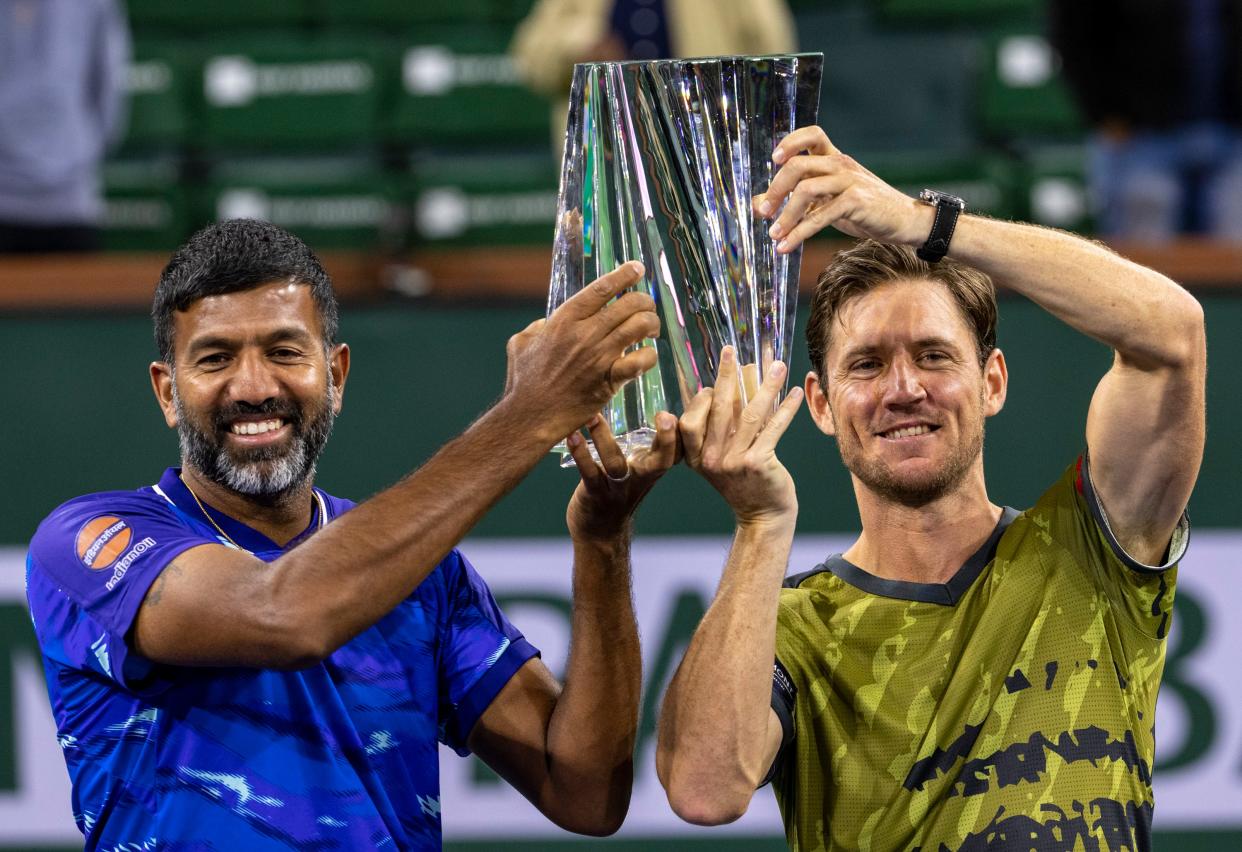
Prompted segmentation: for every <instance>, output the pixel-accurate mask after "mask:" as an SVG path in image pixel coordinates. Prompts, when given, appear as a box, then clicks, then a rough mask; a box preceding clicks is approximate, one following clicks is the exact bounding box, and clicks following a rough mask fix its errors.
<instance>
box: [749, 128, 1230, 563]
mask: <svg viewBox="0 0 1242 852" xmlns="http://www.w3.org/2000/svg"><path fill="white" fill-rule="evenodd" d="M773 159H774V161H776V162H777V163H780V164H782V165H781V169H780V171H779V172H778V173H777V175H776V177H775V178H774V179H773V181H772V186H771V187H770V189H769V191H768V192H767V193H766V194H765V195H763V196H759V197H757V198H756V199H755V207H756V210H757V211H758V212H760V213H761V214H762V215H770V214H772V213H773V212H775V211H776V210H777V209H778V208H779V206H780V204H781V201H782V200H783V199H785V198H786V197H787V196H788V198H789V202H788V204H787V205H786V207H785V209H784V210H783V211H782V212H781V213H780V215H779V216H778V217H777V218H776V221H775V222H774V223H773V226H772V227H773V230H774V234H776V235H778V236H779V237H780V238H782V239H783V240H784V246H783V250H785V251H789V250H792V249H793V248H794V247H795V246H797V245H799V244H801V242H802V241H803V240H805V239H806V238H807V237H809V236H810V235H811V234H813V233H815V232H817V231H819V230H821V229H823V228H825V227H828V226H830V225H831V226H833V227H835V228H837V229H838V230H840V231H842V232H844V233H846V234H850V235H852V236H858V237H869V238H872V239H876V240H879V241H881V242H888V243H901V244H904V245H908V246H920V245H922V244H923V242H924V241H925V240H926V239H927V236H928V233H929V232H930V231H931V225H932V219H933V216H934V211H933V208H931V207H930V206H928V205H925V204H921V203H919V202H917V201H915V200H914V199H912V198H910V197H909V196H906V195H903V194H902V193H900V192H898V191H897V190H895V189H893V188H892V187H891V186H889V185H888V184H886V183H884V181H882V180H880V179H879V178H877V177H876V176H875V175H873V174H871V173H870V172H868V171H867V170H866V169H865V168H863V167H862V166H861V165H859V164H858V163H857V162H855V161H854V160H853V159H851V158H850V157H848V156H845V155H844V154H841V153H840V152H839V151H837V149H836V148H835V147H834V146H833V145H832V143H831V142H830V141H829V140H828V137H827V136H826V135H825V134H824V132H823V131H822V130H821V129H819V128H818V127H808V128H801V129H799V130H796V131H794V132H793V133H791V134H790V135H789V136H788V137H786V139H785V140H783V141H782V142H781V144H780V145H779V146H778V148H777V150H776V153H775V154H774V156H773ZM949 255H950V256H951V257H953V258H955V259H956V260H959V261H961V262H963V263H966V264H969V265H970V266H973V267H975V268H976V269H980V270H982V271H983V272H986V273H988V274H989V275H991V276H992V277H993V279H994V280H995V281H996V282H997V283H998V284H1001V285H1003V286H1005V287H1009V288H1011V289H1013V290H1015V291H1017V292H1019V293H1021V294H1022V295H1024V296H1026V297H1028V298H1030V299H1031V300H1032V301H1034V302H1035V303H1036V304H1038V305H1040V306H1041V307H1043V308H1044V309H1046V310H1047V311H1048V312H1049V313H1051V314H1053V315H1054V316H1056V317H1058V318H1059V319H1061V320H1062V321H1064V322H1065V323H1067V324H1069V325H1070V326H1072V327H1073V328H1075V329H1077V330H1079V331H1081V332H1082V333H1084V334H1086V335H1088V336H1090V337H1093V338H1095V339H1096V340H1098V341H1100V342H1101V343H1104V344H1105V345H1107V346H1109V347H1111V348H1112V349H1113V350H1114V353H1115V354H1114V358H1113V365H1112V368H1111V369H1110V370H1109V371H1108V373H1107V374H1106V375H1105V376H1104V378H1103V379H1102V380H1101V381H1100V384H1099V386H1098V387H1097V388H1096V391H1095V395H1094V397H1093V399H1092V401H1091V408H1090V411H1089V413H1088V416H1087V430H1086V432H1087V435H1086V437H1087V447H1088V450H1089V451H1090V458H1091V474H1092V481H1093V483H1094V485H1095V487H1096V491H1097V493H1098V495H1099V497H1100V502H1101V503H1102V504H1103V506H1104V509H1105V512H1106V515H1107V517H1108V520H1109V523H1110V525H1111V526H1112V528H1113V532H1114V534H1115V535H1116V536H1117V539H1118V541H1119V543H1120V544H1121V545H1122V546H1123V547H1124V548H1125V549H1126V550H1127V552H1129V553H1130V555H1131V556H1133V557H1134V558H1136V559H1138V560H1139V561H1141V562H1145V563H1147V564H1159V562H1160V560H1161V558H1162V556H1163V554H1164V551H1165V549H1166V548H1167V546H1168V543H1169V537H1170V535H1171V533H1172V531H1173V528H1174V527H1175V526H1176V524H1177V521H1178V519H1179V517H1180V516H1181V513H1182V511H1183V509H1184V508H1185V507H1186V503H1187V501H1188V500H1189V498H1190V492H1191V489H1192V488H1193V486H1194V482H1195V479H1196V477H1197V476H1198V472H1199V464H1200V461H1201V460H1202V457H1203V441H1204V416H1205V415H1204V384H1205V380H1206V373H1207V348H1206V336H1205V332H1204V322H1203V311H1202V309H1201V307H1200V306H1199V303H1198V302H1197V301H1196V300H1195V299H1194V297H1192V296H1191V295H1190V294H1189V293H1187V292H1186V291H1185V290H1184V289H1182V288H1181V287H1179V286H1178V285H1177V284H1175V283H1174V282H1172V281H1170V280H1169V279H1168V278H1166V277H1164V276H1163V275H1161V274H1159V273H1158V272H1155V271H1153V270H1151V269H1147V268H1145V267H1142V266H1139V265H1138V264H1135V263H1132V262H1130V261H1128V260H1126V259H1125V258H1122V257H1120V256H1119V255H1117V254H1116V253H1114V252H1112V251H1110V250H1109V249H1108V248H1106V247H1104V246H1102V245H1100V244H1098V243H1093V242H1090V241H1088V240H1085V239H1082V238H1080V237H1076V236H1074V235H1072V234H1068V233H1065V232H1062V231H1056V230H1052V229H1049V228H1042V227H1038V226H1034V225H1024V224H1018V223H1013V222H1001V221H997V220H994V219H987V218H984V217H980V216H970V215H966V216H963V217H962V218H961V219H960V220H959V221H958V224H957V229H956V231H955V232H954V234H953V239H952V242H951V244H950V247H949Z"/></svg>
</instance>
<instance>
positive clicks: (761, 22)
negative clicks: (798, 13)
mask: <svg viewBox="0 0 1242 852" xmlns="http://www.w3.org/2000/svg"><path fill="white" fill-rule="evenodd" d="M511 50H512V53H513V57H514V60H515V62H516V63H517V67H518V73H519V74H521V75H522V78H523V79H524V80H525V81H526V83H527V85H529V86H530V87H531V88H532V89H534V90H535V91H537V92H541V93H543V94H545V95H547V96H549V97H552V98H556V99H557V104H556V106H555V107H554V108H553V113H552V135H553V144H554V147H555V150H556V151H557V152H558V154H559V152H560V148H561V144H562V140H563V139H564V136H565V116H566V112H567V104H568V96H569V83H570V80H571V79H572V77H573V68H574V65H575V64H576V63H579V62H606V61H615V60H623V59H668V58H673V57H690V56H721V55H728V54H752V55H761V54H767V53H790V52H792V51H793V50H795V40H794V26H793V18H792V16H791V15H790V13H789V8H788V6H786V5H785V0H537V2H536V3H535V6H534V8H533V9H531V11H530V14H529V15H528V16H527V17H526V20H524V21H522V23H521V24H520V25H519V27H518V30H517V33H516V35H515V36H514V39H513V45H512V47H511Z"/></svg>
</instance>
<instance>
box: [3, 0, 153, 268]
mask: <svg viewBox="0 0 1242 852" xmlns="http://www.w3.org/2000/svg"><path fill="white" fill-rule="evenodd" d="M128 61H129V31H128V28H127V24H126V20H125V13H124V11H123V9H121V8H120V7H119V6H118V5H117V3H116V2H115V0H0V253H10V252H14V253H15V252H23V253H24V252H56V251H91V250H95V249H97V248H98V247H99V220H100V218H101V216H102V214H103V198H102V193H101V190H100V175H99V167H100V164H101V162H102V160H103V156H104V152H105V149H106V147H107V144H108V143H109V142H110V141H112V140H113V139H115V138H116V137H117V136H118V135H119V131H120V128H121V125H122V122H121V120H120V118H121V113H122V107H123V86H124V75H125V70H126V67H127V65H128Z"/></svg>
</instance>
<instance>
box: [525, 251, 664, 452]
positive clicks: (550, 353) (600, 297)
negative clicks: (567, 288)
mask: <svg viewBox="0 0 1242 852" xmlns="http://www.w3.org/2000/svg"><path fill="white" fill-rule="evenodd" d="M643 271H644V270H643V265H642V264H641V263H638V262H636V261H631V262H629V263H626V264H624V265H622V266H620V267H618V268H617V269H615V270H613V271H612V272H609V273H608V274H607V275H604V276H601V277H600V278H597V279H596V280H595V281H593V282H591V283H590V284H588V285H587V286H586V287H584V288H583V289H582V290H581V291H579V292H578V293H576V294H574V296H572V297H571V298H569V299H567V300H566V301H565V303H564V304H563V305H561V306H560V307H559V308H557V309H556V310H555V311H553V313H552V316H550V317H548V318H547V320H538V321H536V322H533V323H531V324H530V325H529V326H527V327H526V328H525V329H523V330H522V331H520V332H518V333H517V334H515V335H514V336H513V337H511V338H509V345H508V347H507V352H508V356H509V365H508V372H507V375H506V380H505V393H504V401H506V402H507V403H509V404H510V405H511V406H513V407H514V408H516V409H517V410H519V411H521V412H523V413H524V414H525V415H526V416H527V417H529V418H530V422H531V423H532V426H533V428H538V429H539V430H540V432H541V433H542V434H544V435H545V437H546V438H547V440H548V443H549V445H551V444H552V443H554V442H555V441H558V440H560V439H561V438H563V437H564V436H565V435H567V434H569V433H570V432H572V431H574V430H575V429H577V428H579V427H580V426H582V425H583V424H584V423H586V422H587V421H588V420H590V419H591V417H592V415H594V414H595V412H597V411H599V410H600V409H601V408H602V407H603V406H604V405H605V404H606V403H607V402H608V401H609V400H610V399H612V397H613V396H615V395H616V393H617V391H619V390H620V389H621V388H622V386H624V385H625V384H626V382H629V381H631V380H632V379H635V378H637V377H638V376H640V375H642V374H643V373H645V372H646V371H647V370H650V369H651V368H652V367H654V366H655V364H656V351H655V349H654V347H643V348H640V349H638V350H636V351H634V352H629V353H628V354H627V352H626V350H627V349H629V348H630V347H631V346H633V345H634V344H635V343H638V342H639V341H641V340H644V339H646V338H649V337H656V336H657V335H658V334H659V333H660V320H659V317H658V316H657V315H656V311H655V302H654V301H653V300H652V298H651V297H650V296H648V295H645V294H643V293H634V292H630V293H626V292H625V291H626V290H627V289H629V288H630V287H632V286H634V285H635V284H636V283H638V281H639V280H640V279H641V278H642V276H643ZM535 424H537V425H535Z"/></svg>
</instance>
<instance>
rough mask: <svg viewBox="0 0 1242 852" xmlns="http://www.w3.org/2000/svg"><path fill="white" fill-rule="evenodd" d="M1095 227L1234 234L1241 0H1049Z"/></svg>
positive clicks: (1115, 232) (1131, 233) (1239, 183)
mask: <svg viewBox="0 0 1242 852" xmlns="http://www.w3.org/2000/svg"><path fill="white" fill-rule="evenodd" d="M1050 12H1051V14H1050V19H1051V37H1052V41H1053V43H1054V44H1055V46H1056V47H1057V48H1058V49H1059V50H1060V52H1061V57H1062V59H1063V61H1064V70H1065V76H1066V78H1067V79H1068V80H1069V83H1070V85H1071V87H1072V88H1073V89H1074V92H1075V94H1076V96H1077V98H1078V100H1079V102H1080V104H1081V106H1082V109H1083V111H1084V113H1085V115H1086V117H1087V119H1088V121H1090V123H1091V125H1092V127H1093V128H1094V134H1093V137H1092V141H1091V162H1090V180H1091V183H1092V192H1093V194H1094V196H1095V203H1096V204H1097V205H1098V209H1097V211H1096V216H1097V223H1098V226H1099V227H1098V230H1099V232H1100V234H1101V235H1102V236H1110V237H1123V238H1131V239H1144V240H1164V239H1168V238H1170V237H1172V236H1174V235H1176V234H1178V233H1205V234H1210V235H1213V236H1217V237H1226V238H1229V239H1235V240H1238V239H1242V0H1143V2H1136V0H1052V2H1051V3H1050Z"/></svg>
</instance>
